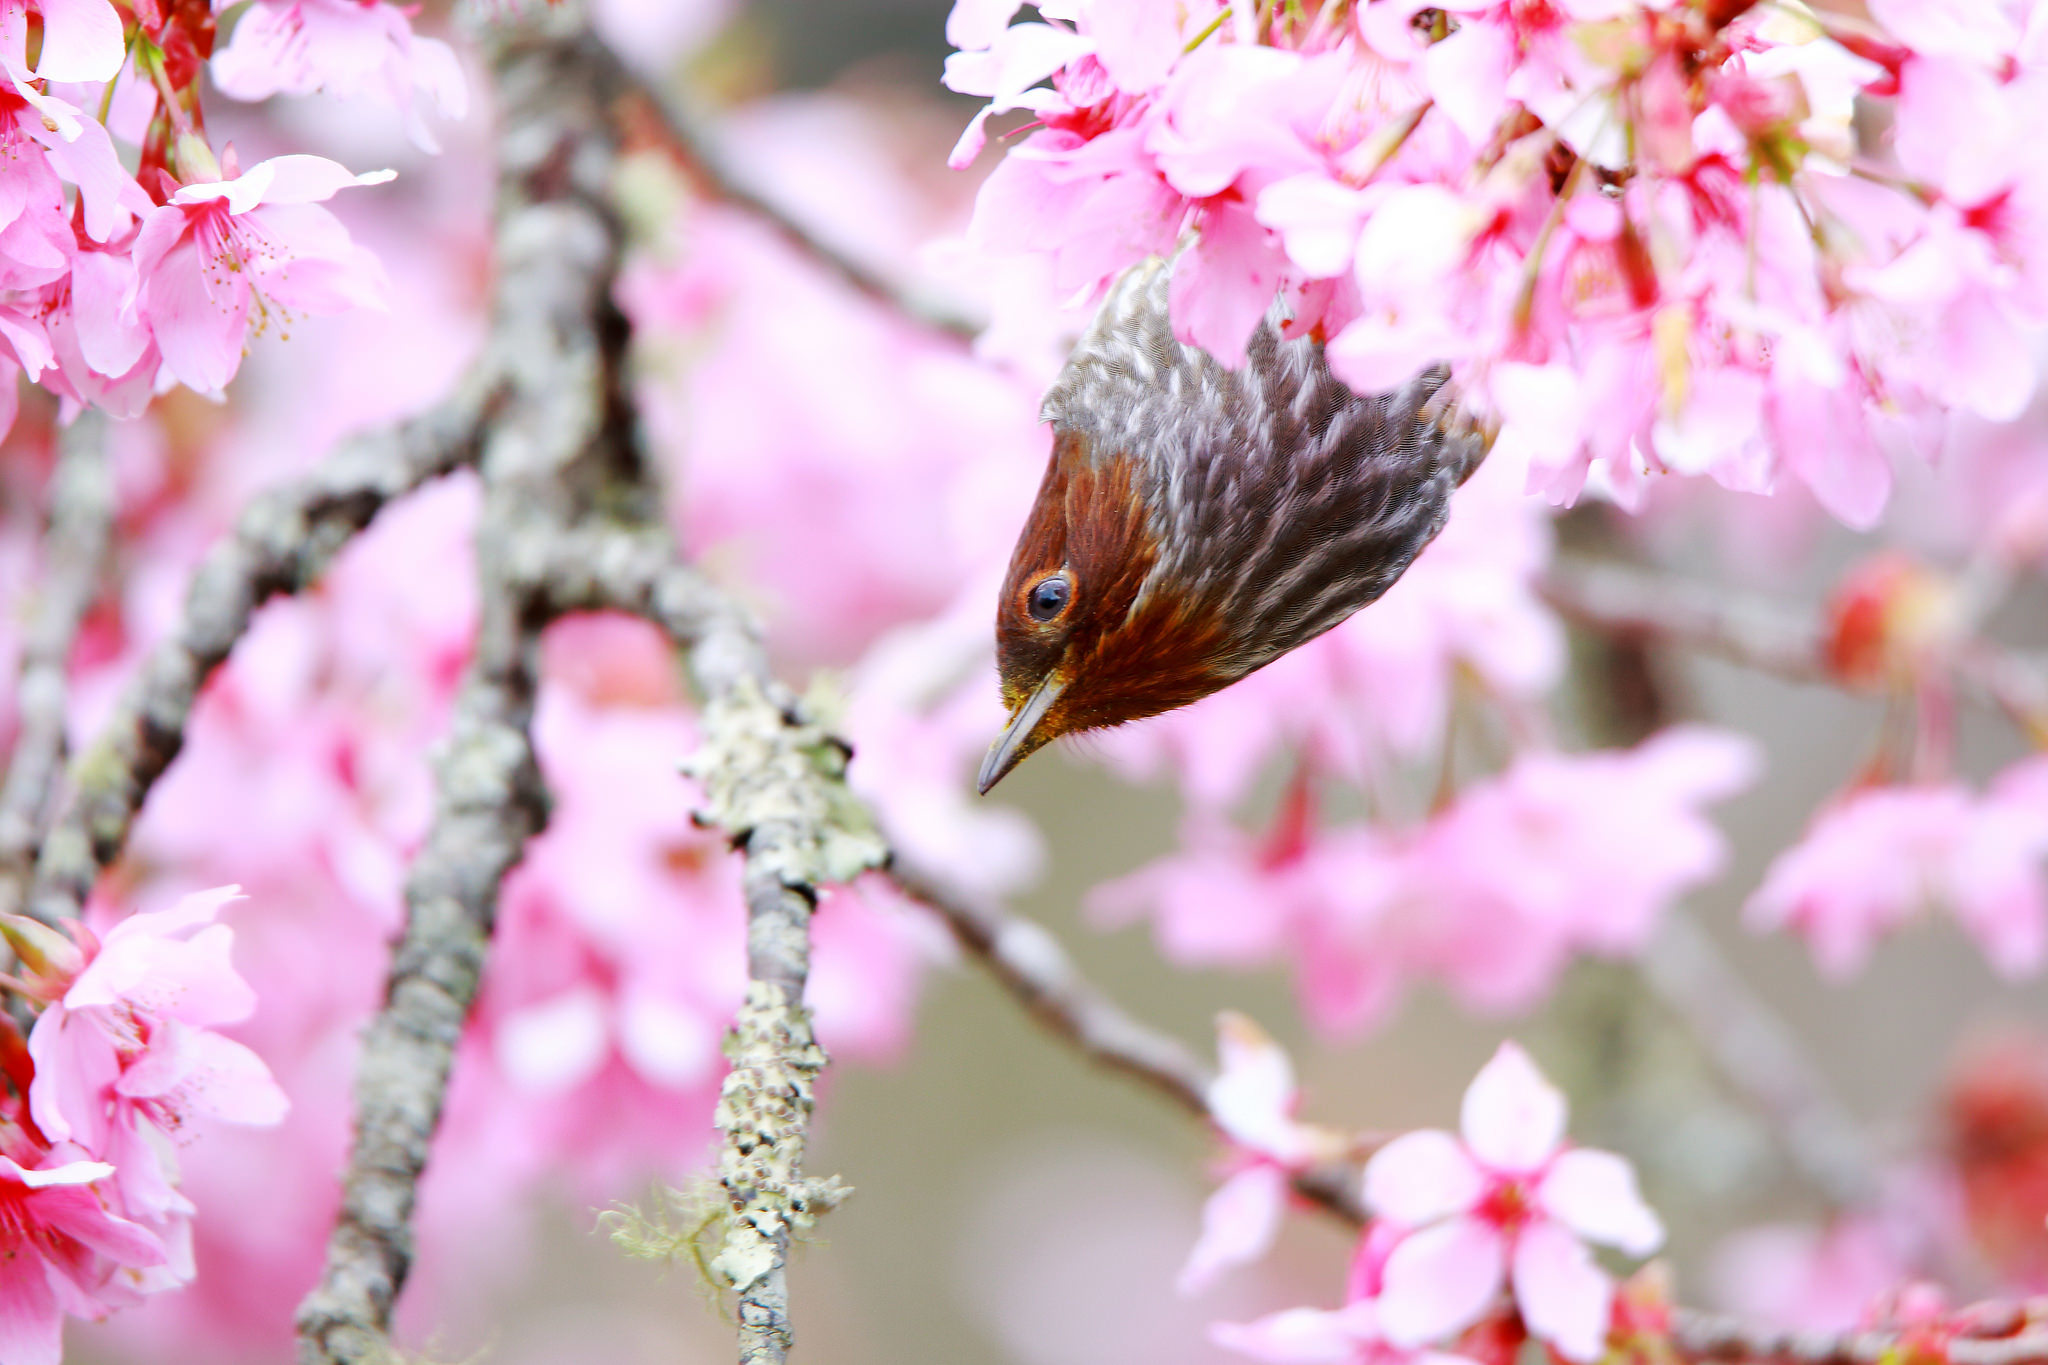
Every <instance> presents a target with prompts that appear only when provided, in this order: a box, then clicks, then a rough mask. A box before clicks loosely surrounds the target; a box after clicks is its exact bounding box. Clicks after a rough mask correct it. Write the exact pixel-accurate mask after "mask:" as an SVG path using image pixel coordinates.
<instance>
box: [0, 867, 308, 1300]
mask: <svg viewBox="0 0 2048 1365" xmlns="http://www.w3.org/2000/svg"><path fill="white" fill-rule="evenodd" d="M239 895H240V889H239V888H237V887H222V888H220V889H218V890H215V891H208V892H203V893H200V894H197V895H191V896H187V897H185V898H184V899H183V900H181V901H179V902H178V903H177V904H176V905H174V906H172V907H170V908H169V909H165V910H158V911H151V912H145V913H141V914H135V915H131V916H129V917H128V918H127V919H124V920H122V921H121V922H120V923H118V924H116V925H115V926H114V927H113V928H112V929H111V930H109V931H108V933H107V934H106V936H105V938H104V940H102V941H101V942H100V943H99V944H98V945H97V946H90V945H89V946H88V952H87V954H86V959H85V965H84V969H83V970H82V971H80V972H79V973H78V975H77V978H76V979H75V980H73V981H72V982H71V983H70V985H69V987H68V988H67V989H66V990H65V991H64V994H63V996H62V998H61V999H59V1000H57V1001H56V1002H55V1003H53V1004H51V1005H50V1006H48V1007H47V1008H46V1009H45V1010H44V1011H43V1013H42V1015H41V1016H40V1017H39V1018H38V1019H37V1020H36V1023H35V1027H34V1029H33V1030H32V1031H31V1032H30V1034H29V1040H28V1048H29V1055H30V1056H31V1057H32V1058H34V1060H35V1080H34V1082H33V1084H31V1085H30V1087H29V1109H30V1112H31V1113H32V1114H33V1116H34V1118H35V1122H36V1126H37V1127H38V1128H40V1129H41V1130H42V1132H43V1133H44V1135H45V1136H47V1137H48V1138H49V1139H50V1140H51V1141H53V1142H60V1143H61V1142H70V1143H75V1144H77V1145H78V1146H79V1147H81V1148H83V1149H84V1150H85V1151H87V1152H90V1153H92V1154H94V1155H95V1156H101V1157H104V1158H106V1159H108V1160H110V1161H112V1162H113V1163H114V1165H115V1168H116V1169H115V1179H114V1184H113V1186H112V1188H113V1189H114V1190H115V1191H117V1192H118V1195H119V1200H120V1207H121V1208H122V1210H123V1212H124V1213H126V1214H127V1215H128V1216H129V1217H130V1218H132V1219H134V1220H136V1221H137V1222H139V1223H142V1224H143V1225H144V1226H147V1227H150V1228H152V1229H155V1230H159V1231H161V1232H162V1234H163V1235H164V1236H165V1238H166V1242H167V1245H170V1246H172V1249H173V1251H174V1252H175V1251H176V1250H177V1248H178V1246H179V1245H181V1244H182V1238H183V1236H184V1235H185V1234H183V1232H182V1231H181V1229H182V1225H183V1223H184V1221H185V1220H186V1219H187V1218H188V1217H189V1215H190V1213H191V1205H190V1203H189V1202H187V1201H186V1200H185V1199H184V1198H183V1197H182V1196H180V1195H179V1194H178V1193H177V1191H176V1189H175V1188H174V1186H173V1183H172V1179H171V1171H170V1167H169V1161H168V1157H167V1156H165V1155H162V1154H160V1153H159V1152H158V1151H156V1150H153V1148H154V1146H155V1144H156V1142H157V1141H158V1139H160V1138H161V1136H163V1135H166V1134H171V1135H175V1134H177V1133H179V1132H181V1131H182V1130H183V1129H184V1128H185V1127H186V1125H187V1124H188V1123H189V1122H190V1121H191V1120H193V1119H196V1118H213V1119H219V1120H222V1121H225V1122H228V1123H238V1124H249V1125H256V1126H264V1125H270V1124H275V1123H276V1122H278V1120H280V1119H281V1118H283V1117H284V1113H285V1109H286V1102H285V1097H284V1092H283V1091H282V1090H280V1089H279V1088H278V1086H277V1083H276V1082H275V1081H274V1080H272V1079H271V1077H270V1071H269V1069H268V1068H267V1067H265V1066H264V1064H263V1062H262V1060H261V1059H260V1058H259V1057H257V1055H256V1054H255V1053H254V1052H252V1051H250V1050H249V1049H248V1048H247V1047H246V1046H244V1045H243V1044H241V1043H238V1042H235V1041H234V1040H232V1039H230V1038H225V1037H222V1036H221V1035H220V1034H219V1033H217V1032H215V1031H214V1030H215V1029H217V1028H219V1027H220V1026H222V1025H226V1024H236V1023H240V1022H242V1021H243V1020H245V1019H247V1018H248V1017H249V1016H250V1014H251V1013H253V1012H254V1010H255V1008H256V997H255V993H254V992H253V991H251V990H250V989H249V986H248V984H247V983H246V982H245V981H243V980H242V978H241V976H240V975H238V974H237V973H236V971H235V969H234V967H233V966H232V965H231V964H230V962H229V954H230V951H231V949H232V947H233V944H234V931H233V930H231V929H229V928H228V927H227V926H226V925H224V924H218V923H215V916H216V915H218V914H219V912H220V909H221V907H222V906H223V905H225V904H226V903H227V902H229V901H231V900H234V899H236V898H237V897H238V896H239ZM181 1260H182V1258H174V1260H173V1263H172V1265H171V1267H170V1272H171V1274H172V1276H173V1277H174V1278H176V1277H180V1276H183V1277H189V1274H190V1266H189V1263H184V1264H180V1261H181ZM152 1287H155V1286H152Z"/></svg>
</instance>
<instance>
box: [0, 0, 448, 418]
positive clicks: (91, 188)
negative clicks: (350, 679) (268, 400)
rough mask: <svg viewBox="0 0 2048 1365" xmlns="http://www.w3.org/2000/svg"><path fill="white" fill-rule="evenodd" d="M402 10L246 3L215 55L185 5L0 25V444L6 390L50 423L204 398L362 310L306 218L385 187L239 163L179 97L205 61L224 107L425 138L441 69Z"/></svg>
mask: <svg viewBox="0 0 2048 1365" xmlns="http://www.w3.org/2000/svg"><path fill="white" fill-rule="evenodd" d="M219 8H220V9H222V10H225V9H227V8H228V7H227V6H220V7H219ZM407 13H408V12H407V11H406V10H405V9H404V8H402V7H400V6H398V5H393V4H386V3H381V2H380V3H371V4H357V3H351V0H256V3H255V4H253V5H251V6H249V7H247V8H246V9H244V10H243V11H242V12H241V13H240V14H239V16H238V17H237V19H236V22H235V25H234V29H233V32H232V35H231V37H230V39H229V41H228V43H227V45H226V46H225V47H223V48H221V50H220V51H219V52H218V53H215V52H214V50H213V49H214V41H215V26H216V20H217V19H218V18H219V17H220V16H219V15H217V14H216V12H215V9H214V8H212V7H210V6H208V5H207V4H206V3H204V0H200V2H199V3H193V2H192V0H174V3H171V4H168V5H164V4H158V3H156V0H133V3H123V4H121V5H118V6H117V5H115V4H112V3H110V0H35V3H34V4H31V3H29V0H13V2H12V3H10V4H9V5H8V6H7V7H6V9H5V10H4V12H0V65H4V66H5V68H6V77H7V79H6V82H5V83H4V85H0V139H4V141H5V143H6V147H7V155H6V157H5V162H4V170H0V179H4V189H0V337H4V338H5V341H6V346H5V348H4V349H0V430H4V429H5V427H7V426H10V425H12V423H13V420H14V414H15V404H16V402H17V398H18V395H17V387H18V381H17V376H18V375H21V374H26V375H27V376H28V378H29V379H30V380H32V381H34V382H36V383H38V384H40V385H42V386H43V387H45V388H47V389H49V390H50V391H52V392H54V393H56V394H58V395H60V396H61V397H62V398H63V399H64V400H65V402H66V403H67V405H70V407H71V409H72V410H75V409H76V407H78V406H82V405H91V406H96V407H100V408H103V409H105V410H107V411H108V412H111V413H114V414H116V415H118V416H122V417H132V416H134V415H136V414H137V413H139V412H141V411H142V409H143V408H144V407H146V406H147V405H148V404H149V402H150V400H151V399H152V398H153V397H154V396H155V395H156V394H157V393H159V392H162V391H163V390H164V389H166V388H168V387H171V386H172V385H177V384H183V385H185V386H187V387H189V388H191V389H194V390H196V391H197V392H200V393H204V394H209V395H217V394H219V393H220V392H221V390H222V389H223V387H224V386H225V385H226V384H227V383H228V381H229V380H231V379H233V378H234V375H235V372H236V370H237V369H238V368H239V367H240V365H241V359H242V353H243V350H244V348H245V346H246V345H247V343H248V341H249V339H250V337H251V336H252V335H255V334H258V333H261V332H263V331H265V330H269V329H275V330H277V331H280V332H285V331H288V330H289V328H290V325H291V322H292V319H293V318H294V317H296V316H303V315H307V314H326V313H337V312H343V311H347V310H349V309H352V308H358V307H365V306H370V307H379V306H383V305H384V302H385V298H386V294H387V292H388V282H387V280H386V278H385V275H384V272H383V269H382V267H381V266H380V265H379V264H378V262H377V260H376V259H375V258H374V257H373V256H372V255H370V253H368V252H367V251H365V250H364V249H363V248H361V247H360V246H358V245H357V244H355V243H354V242H353V241H352V240H351V239H350V237H349V235H348V232H347V230H346V229H344V228H343V227H342V225H341V223H340V222H339V221H338V220H337V219H335V217H334V216H333V215H332V214H331V213H329V212H328V211H327V210H326V209H325V208H322V207H321V204H322V202H323V201H325V200H327V199H330V198H332V197H333V196H334V194H335V193H336V192H337V191H339V190H341V189H344V188H347V187H349V186H352V185H373V184H378V183H381V182H382V181H385V180H388V179H390V178H391V173H390V172H389V171H376V172H369V173H366V174H362V175H353V174H351V173H350V172H349V171H347V170H346V169H345V168H343V167H342V166H340V165H339V164H337V163H335V162H333V161H331V160H328V159H327V158H325V157H318V156H310V155H306V154H302V153H300V154H286V155H282V156H275V157H271V158H268V159H265V160H261V161H257V162H255V163H253V164H251V165H248V166H246V167H245V166H243V165H242V158H241V156H240V154H239V153H238V152H237V150H236V148H235V147H234V146H233V144H231V143H230V144H226V145H223V146H221V147H219V148H218V149H216V148H215V146H214V145H213V143H212V142H211V141H210V140H209V138H208V135H207V131H206V122H205V113H204V110H203V109H202V107H201V102H200V84H201V78H202V74H203V73H204V72H205V71H206V70H207V69H208V67H209V62H208V58H209V57H211V58H212V61H211V63H210V66H211V72H212V81H213V85H214V87H215V88H216V89H218V90H220V91H222V92H223V93H225V94H227V95H229V96H230V97H232V98H235V99H243V100H254V99H263V98H266V97H268V96H270V95H273V94H277V93H280V92H285V93H301V94H302V93H306V92H308V91H312V90H315V89H322V90H327V91H330V92H333V93H336V94H344V95H346V94H357V93H367V94H371V95H373V96H375V97H378V98H381V99H384V100H386V101H388V102H391V103H394V104H395V105H396V106H397V107H399V108H400V109H402V110H404V111H406V113H407V116H408V118H409V120H410V123H411V126H412V127H413V128H414V129H415V131H416V133H417V136H418V137H419V138H420V139H421V140H422V141H423V142H426V143H429V144H430V143H431V141H432V138H431V133H430V132H429V130H428V128H427V125H426V123H425V121H424V118H423V115H422V113H421V109H422V106H432V107H436V108H438V109H440V110H442V111H444V112H448V113H457V114H459V113H460V112H461V110H462V108H463V104H464V100H465V94H464V86H463V80H462V74H461V71H460V69H459V68H458V66H457V65H456V61H455V56H454V53H453V51H452V50H451V49H450V48H449V47H448V46H447V45H446V44H445V43H442V42H440V41H439V40H437V39H432V38H426V37H422V36H419V35H416V34H415V33H414V32H413V30H412V25H411V21H410V19H409V18H408V17H407ZM124 146H125V147H126V148H128V149H130V150H129V153H128V155H129V156H130V157H131V158H132V163H133V169H132V170H131V169H130V163H129V161H127V160H124V157H123V153H122V150H121V149H122V148H123V147H124Z"/></svg>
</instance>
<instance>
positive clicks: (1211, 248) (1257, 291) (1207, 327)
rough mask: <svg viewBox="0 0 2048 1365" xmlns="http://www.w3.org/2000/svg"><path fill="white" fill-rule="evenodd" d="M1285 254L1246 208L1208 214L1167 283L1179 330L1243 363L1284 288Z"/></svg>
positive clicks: (1232, 363) (1193, 341) (1220, 356)
mask: <svg viewBox="0 0 2048 1365" xmlns="http://www.w3.org/2000/svg"><path fill="white" fill-rule="evenodd" d="M1283 260H1284V258H1283V257H1282V256H1281V254H1280V251H1279V244H1278V243H1277V242H1275V241H1274V240H1273V235H1272V234H1271V233H1269V232H1268V231H1266V229H1265V228H1263V227H1260V226H1259V222H1258V220H1257V219H1256V218H1254V217H1252V215H1251V214H1250V213H1249V212H1247V211H1246V210H1245V208H1243V207H1228V208H1225V207H1219V208H1214V209H1211V210H1210V211H1209V212H1208V213H1206V214H1204V215H1203V218H1202V224H1201V229H1200V233H1199V235H1198V236H1197V237H1196V238H1195V243H1194V245H1193V246H1192V247H1190V248H1189V249H1188V250H1187V251H1186V252H1184V253H1183V254H1182V255H1181V257H1180V259H1178V260H1177V261H1175V262H1174V264H1173V279H1172V281H1171V282H1170V284H1169V285H1168V286H1167V298H1168V303H1169V305H1170V307H1171V309H1172V312H1173V330H1174V335H1176V336H1178V337H1179V338H1180V339H1181V340H1182V341H1185V342H1187V343H1188V344H1189V345H1192V346H1199V347H1201V348H1202V349H1203V350H1205V351H1207V352H1209V354H1211V355H1213V356H1215V357H1216V358H1217V359H1218V360H1220V361H1222V362H1223V364H1225V365H1227V366H1231V367H1236V366H1239V365H1242V364H1244V351H1245V345H1246V343H1248V342H1249V341H1250V340H1251V337H1252V329H1253V328H1255V327H1257V326H1258V325H1259V319H1260V318H1263V317H1264V316H1265V315H1266V310H1267V309H1268V308H1271V307H1272V306H1273V298H1274V296H1275V295H1276V294H1278V293H1279V291H1280V267H1281V265H1282V263H1283Z"/></svg>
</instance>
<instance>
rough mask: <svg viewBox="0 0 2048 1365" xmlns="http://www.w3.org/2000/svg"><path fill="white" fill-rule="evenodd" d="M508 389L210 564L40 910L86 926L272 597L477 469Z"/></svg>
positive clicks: (99, 775)
mask: <svg viewBox="0 0 2048 1365" xmlns="http://www.w3.org/2000/svg"><path fill="white" fill-rule="evenodd" d="M494 390H495V385H494V383H493V382H492V381H491V379H490V377H489V376H488V374H486V373H485V372H483V371H478V372H476V373H473V374H472V375H471V376H470V377H469V378H468V379H467V380H465V382H464V383H463V385H462V386H461V388H459V389H458V390H457V392H456V394H455V396H454V397H453V398H451V399H449V400H448V401H447V402H445V403H443V404H441V405H440V406H439V407H437V408H435V409H434V410H432V411H431V412H428V413H427V414H425V415H424V416H421V417H418V418H415V419H413V420H412V421H410V422H407V423H405V424H403V425H401V426H399V427H397V428H395V429H392V430H388V431H382V432H378V433H376V434H374V435H368V436H362V437H358V438H356V439H354V440H352V441H349V442H348V443H347V444H345V445H343V446H341V447H340V448H339V449H337V450H336V451H335V452H334V453H333V454H332V455H329V456H328V457H327V458H326V459H325V460H324V461H322V462H321V464H320V465H319V466H318V467H317V468H316V469H315V470H314V471H313V472H312V473H311V474H309V475H307V476H306V477H305V478H303V479H301V480H299V481H297V482H295V483H292V484H289V485H287V486H285V487H283V488H279V489H276V490H274V491H272V492H269V493H266V494H264V495H262V496H259V497H258V498H256V499H255V500H254V501H253V502H251V503H250V504H249V506H248V507H247V508H246V509H244V510H243V512H242V514H241V516H240V517H239V518H238V519H237V520H236V523H235V529H234V531H233V533H232V534H230V535H229V536H227V537H225V538H224V539H223V540H222V541H221V542H220V543H219V544H218V545H216V546H214V548H213V549H212V550H211V551H209V552H208V554H207V556H206V558H205V560H204V561H203V562H202V563H201V564H200V566H199V570H198V572H197V573H196V574H194V575H193V579H192V586H191V588H190V589H189V590H188V591H187V593H186V596H185V611H184V615H183V616H182V618H181V619H180V620H179V622H178V625H177V626H176V628H175V629H173V631H172V632H171V634H170V635H169V637H168V638H166V639H165V640H163V641H162V642H161V643H160V644H158V645H157V646H156V648H155V649H154V650H152V651H151V652H150V655H149V657H148V659H146V660H145V661H144V663H143V665H142V668H141V671H140V672H139V673H138V674H137V676H136V677H135V679H134V680H133V681H132V682H131V683H130V684H129V687H128V690H127V692H126V693H125V694H124V695H123V696H122V698H121V700H120V703H119V704H118V705H117V706H116V707H115V710H114V714H113V716H112V717H111V718H110V719H109V720H108V722H107V724H106V725H105V727H104V728H102V729H101V731H100V733H99V735H98V737H97V738H96V739H95V740H94V741H93V742H92V744H91V745H90V746H89V747H88V748H86V749H85V750H84V752H82V753H81V754H79V755H78V757H77V758H76V759H75V760H74V761H73V763H72V765H71V772H70V779H71V791H70V794H69V796H68V798H67V799H66V801H65V803H64V805H63V807H62V808H61V810H60V811H59V813H58V815H57V818H56V820H55V822H54V824H53V825H52V827H51V830H50V833H49V835H48V837H47V838H45V839H44V841H43V845H42V852H41V855H40V857H39V858H38V860H37V863H36V872H35V883H34V886H33V889H32V890H31V892H30V895H29V911H30V913H32V914H34V915H36V916H38V917H39V918H41V919H43V920H45V921H47V922H49V923H56V922H57V921H59V920H63V919H69V918H72V917H74V916H76V915H77V914H78V911H79V907H80V906H82V905H83V904H84V903H85V898H86V897H87V896H88V895H90V894H91V892H92V887H93V883H94V882H96V881H97V880H98V879H99V874H100V872H101V871H102V870H103V869H104V868H105V867H106V866H107V865H108V864H109V863H111V862H112V861H113V860H114V858H115V857H116V855H118V854H119V853H120V851H121V846H122V844H123V843H125V842H126V841H127V838H128V830H129V827H130V826H131V825H132V824H133V823H134V821H135V817H136V815H137V813H138V812H139V811H140V810H141V809H142V803H143V801H144V800H145V799H146V798H147V797H148V795H149V791H150V788H151V787H152V786H154V785H155V783H156V780H157V779H158V778H159V777H161V776H162V775H163V771H164V769H165V768H167V767H168V766H170V763H171V760H172V759H174V758H176V757H177V755H178V750H179V749H180V748H182V747H183V746H184V743H185V724H186V721H187V720H188V719H189V718H190V716H191V714H192V706H193V703H194V702H195V701H196V700H197V699H198V696H199V690H200V688H201V687H203V686H204V685H205V683H206V680H207V678H209V677H210V676H212V673H213V670H214V669H216V668H218V667H219V666H220V665H221V663H222V662H223V661H224V660H225V659H226V658H227V656H228V652H229V651H230V650H232V649H233V648H234V646H235V642H236V641H238V640H240V639H241V638H242V635H243V633H244V632H246V631H247V630H248V628H249V622H250V619H251V617H253V616H254V615H255V612H256V609H257V608H258V607H260V606H262V605H263V603H264V602H265V601H266V600H268V599H269V598H270V597H271V595H272V594H275V593H295V592H300V591H302V590H304V589H305V588H306V587H308V586H310V585H311V584H312V583H313V582H314V580H315V579H317V578H318V577H319V576H320V574H321V573H322V571H324V570H325V569H326V567H327V565H328V564H329V563H330V562H331V561H332V560H333V559H334V556H335V555H336V554H337V553H339V552H340V550H341V548H342V546H344V545H346V544H347V543H348V542H349V540H350V539H351V538H353V537H354V536H355V534H356V533H357V532H359V531H361V530H362V529H363V528H364V527H365V526H367V525H369V524H370V521H371V519H372V518H373V517H375V516H376V515H377V513H378V512H379V511H380V510H382V509H383V507H384V506H385V504H387V503H389V502H391V501H392V500H393V499H395V498H397V497H400V496H401V495H403V494H405V493H408V492H410V491H411V490H412V489H414V488H417V487H418V486H419V485H421V484H422V483H425V482H426V481H427V480H429V479H432V478H435V477H437V476H439V475H442V474H446V473H448V472H449V471H451V470H453V469H456V468H458V467H460V466H462V465H464V464H466V463H469V462H471V461H472V460H474V459H475V457H476V452H477V448H478V447H477V435H478V431H479V428H480V425H481V422H482V420H483V417H484V415H485V413H486V412H487V410H488V409H489V408H490V406H491V404H492V402H493V394H494Z"/></svg>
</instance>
